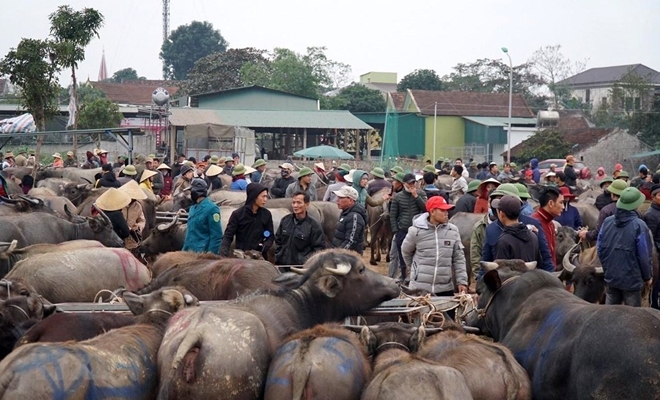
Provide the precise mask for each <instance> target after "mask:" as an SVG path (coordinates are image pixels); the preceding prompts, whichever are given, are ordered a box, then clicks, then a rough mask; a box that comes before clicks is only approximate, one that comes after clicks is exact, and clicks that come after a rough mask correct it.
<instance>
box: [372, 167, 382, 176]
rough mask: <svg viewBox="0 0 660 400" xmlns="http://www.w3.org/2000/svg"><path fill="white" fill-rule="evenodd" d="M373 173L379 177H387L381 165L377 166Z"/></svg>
mask: <svg viewBox="0 0 660 400" xmlns="http://www.w3.org/2000/svg"><path fill="white" fill-rule="evenodd" d="M371 175H373V176H375V177H377V178H381V179H384V178H385V171H383V169H382V168H381V167H376V168H374V169H372V170H371Z"/></svg>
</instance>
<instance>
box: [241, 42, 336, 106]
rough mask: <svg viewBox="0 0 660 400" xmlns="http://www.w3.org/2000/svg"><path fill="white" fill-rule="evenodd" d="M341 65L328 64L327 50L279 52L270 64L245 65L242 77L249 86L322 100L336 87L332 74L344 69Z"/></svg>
mask: <svg viewBox="0 0 660 400" xmlns="http://www.w3.org/2000/svg"><path fill="white" fill-rule="evenodd" d="M341 65H343V64H341V63H337V62H335V61H332V60H328V58H327V57H326V56H325V47H308V48H307V53H306V54H298V53H296V52H294V51H292V50H289V49H284V48H276V49H275V50H274V51H273V54H272V56H271V57H270V61H269V62H266V63H255V62H248V63H246V64H245V65H243V67H242V68H241V76H242V78H243V81H244V82H245V83H246V84H248V85H260V86H265V87H268V88H271V89H276V90H282V91H284V92H288V93H293V94H297V95H300V96H307V97H312V98H319V97H320V96H321V93H323V92H324V91H326V90H327V89H328V88H331V87H332V86H333V84H334V82H333V76H332V72H333V71H336V70H332V68H337V67H339V69H345V68H342V67H341ZM335 79H336V78H335ZM336 80H338V79H336Z"/></svg>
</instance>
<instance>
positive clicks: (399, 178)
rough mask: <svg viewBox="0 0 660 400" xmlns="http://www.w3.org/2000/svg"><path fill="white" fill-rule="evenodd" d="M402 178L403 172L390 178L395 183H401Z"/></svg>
mask: <svg viewBox="0 0 660 400" xmlns="http://www.w3.org/2000/svg"><path fill="white" fill-rule="evenodd" d="M404 176H405V175H404V174H403V172H398V173H396V174H394V176H392V178H393V179H394V180H395V181H397V182H401V183H403V177H404Z"/></svg>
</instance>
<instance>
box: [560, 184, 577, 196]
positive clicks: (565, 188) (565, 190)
mask: <svg viewBox="0 0 660 400" xmlns="http://www.w3.org/2000/svg"><path fill="white" fill-rule="evenodd" d="M559 190H561V194H562V195H564V197H568V198H569V199H574V198H575V195H574V194H573V193H571V189H569V188H568V186H562V187H560V188H559Z"/></svg>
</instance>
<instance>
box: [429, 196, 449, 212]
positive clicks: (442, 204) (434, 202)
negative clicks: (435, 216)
mask: <svg viewBox="0 0 660 400" xmlns="http://www.w3.org/2000/svg"><path fill="white" fill-rule="evenodd" d="M436 208H439V209H441V210H445V211H448V210H451V209H452V208H454V205H453V204H449V203H447V202H446V201H445V199H444V197H442V196H433V197H431V198H430V199H429V200H428V201H427V202H426V211H428V212H431V211H433V210H435V209H436Z"/></svg>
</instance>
